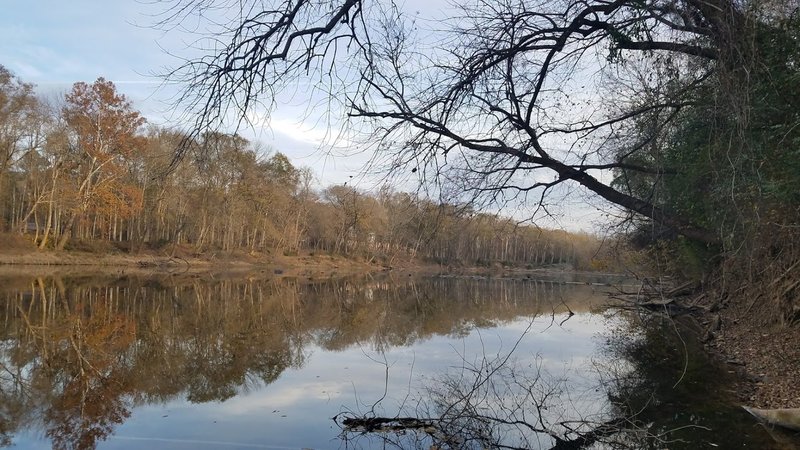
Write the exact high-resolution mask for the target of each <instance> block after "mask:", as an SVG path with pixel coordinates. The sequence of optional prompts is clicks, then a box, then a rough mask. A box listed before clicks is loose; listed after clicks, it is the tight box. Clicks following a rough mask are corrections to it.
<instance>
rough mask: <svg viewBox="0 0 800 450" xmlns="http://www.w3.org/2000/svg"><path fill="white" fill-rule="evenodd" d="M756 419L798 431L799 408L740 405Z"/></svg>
mask: <svg viewBox="0 0 800 450" xmlns="http://www.w3.org/2000/svg"><path fill="white" fill-rule="evenodd" d="M742 408H744V410H745V411H747V412H749V413H750V414H752V415H753V417H755V418H756V419H758V420H760V421H762V422H765V423H767V424H769V425H775V426H779V427H783V428H786V429H789V430H794V431H800V408H784V409H759V408H750V407H748V406H742Z"/></svg>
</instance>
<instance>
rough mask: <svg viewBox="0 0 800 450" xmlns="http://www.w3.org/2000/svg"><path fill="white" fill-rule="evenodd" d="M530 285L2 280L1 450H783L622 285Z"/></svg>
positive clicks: (685, 341) (385, 280)
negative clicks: (573, 447)
mask: <svg viewBox="0 0 800 450" xmlns="http://www.w3.org/2000/svg"><path fill="white" fill-rule="evenodd" d="M540 278H541V279H532V278H517V279H497V278H495V279H488V278H478V277H474V278H455V277H441V276H440V277H418V276H390V275H388V276H381V277H362V278H356V279H338V280H333V279H331V280H305V279H304V280H298V279H262V278H259V277H244V276H240V275H226V274H213V275H211V274H204V275H186V274H184V275H174V274H158V275H147V276H145V275H136V276H132V275H128V276H122V275H118V276H102V275H88V274H68V275H54V274H51V275H48V276H33V275H29V276H15V277H8V276H6V277H3V278H2V279H0V286H1V287H0V310H1V312H0V314H2V328H0V334H2V341H0V342H1V343H0V443H2V444H3V445H13V446H16V448H23V449H28V448H31V449H39V448H41V449H44V448H64V449H75V448H101V449H137V448H163V449H195V448H200V449H203V448H208V449H253V448H255V449H258V448H264V449H339V448H352V449H361V448H363V449H372V448H424V449H430V448H448V447H449V448H496V447H500V446H510V447H513V448H545V449H547V448H566V447H558V445H562V446H566V445H568V444H575V443H577V442H579V440H580V439H583V440H584V441H583V443H586V444H590V445H589V447H591V448H617V447H625V448H691V449H694V448H756V449H762V448H791V442H790V441H787V440H786V436H784V435H780V434H778V435H776V437H777V439H778V441H776V440H775V438H774V437H772V436H770V434H769V433H768V432H767V431H766V430H765V429H764V428H763V427H761V426H760V425H758V424H756V423H754V422H753V421H752V420H751V419H750V418H749V417H748V416H747V414H746V413H744V412H743V411H742V410H741V409H740V408H738V407H737V406H736V405H734V404H733V401H732V398H733V395H732V393H731V389H732V387H731V384H730V382H729V380H730V376H729V374H728V372H727V369H726V368H725V367H720V366H719V365H717V364H714V363H713V362H711V361H709V360H708V359H707V357H706V356H705V355H704V353H703V352H702V351H701V350H700V347H699V346H698V344H697V343H696V341H695V339H693V338H692V334H691V333H690V332H688V331H687V330H686V329H685V328H684V327H683V326H682V325H680V324H679V323H676V322H673V321H671V320H667V319H665V318H663V317H658V316H642V315H640V314H637V313H634V312H630V311H620V310H618V309H608V308H607V307H606V305H607V303H608V295H607V294H608V292H609V291H610V290H613V289H614V287H611V286H608V285H606V283H609V284H619V283H621V282H622V281H621V280H618V279H603V278H599V277H593V278H586V277H579V276H577V275H571V274H563V275H559V276H551V277H545V276H542V277H540ZM398 417H403V418H415V419H419V420H405V421H400V422H398V421H394V422H382V421H381V420H382V419H383V418H385V419H391V418H398ZM363 419H372V421H371V422H364V421H363ZM354 420H355V421H354ZM359 420H362V421H359ZM779 442H783V443H779ZM787 442H788V443H787Z"/></svg>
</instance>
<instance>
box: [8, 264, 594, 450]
mask: <svg viewBox="0 0 800 450" xmlns="http://www.w3.org/2000/svg"><path fill="white" fill-rule="evenodd" d="M5 284H6V285H7V286H9V285H11V284H12V283H10V282H9V283H5ZM14 284H15V285H16V286H18V288H17V289H7V290H5V291H4V292H3V294H2V295H3V297H2V304H1V305H0V306H2V308H3V322H2V328H0V332H1V333H2V339H3V341H2V342H3V344H2V348H1V349H0V352H1V359H0V364H2V372H3V373H2V376H0V383H2V384H0V386H2V391H1V393H0V395H2V400H1V401H0V404H2V405H3V406H2V408H3V410H2V416H0V433H2V436H3V442H4V443H5V444H9V443H11V442H12V441H13V435H14V433H15V432H16V431H18V430H20V429H21V428H23V429H24V428H27V429H31V428H37V427H40V428H41V430H43V432H44V435H45V436H46V437H47V438H48V439H49V440H50V441H51V443H52V446H53V447H54V448H93V447H95V446H96V445H97V443H98V442H99V441H102V440H104V439H105V438H106V437H108V436H109V435H110V434H111V433H113V432H114V429H115V427H117V426H118V425H119V424H121V423H123V422H124V421H125V420H126V419H127V418H128V417H129V416H130V414H131V409H132V408H135V407H136V406H138V405H143V404H149V403H159V402H167V401H169V400H171V399H175V398H178V397H185V398H186V399H187V400H188V401H189V402H193V403H203V402H219V401H224V400H227V399H230V398H232V397H234V396H236V395H237V394H238V393H240V392H242V391H246V390H247V389H248V387H253V386H260V385H264V384H269V383H272V382H273V381H275V380H276V379H277V378H278V377H279V376H280V375H281V373H283V372H284V371H285V370H286V369H287V368H290V367H294V368H297V367H301V366H302V365H303V364H304V360H305V358H306V352H304V349H305V348H306V347H307V346H309V345H314V346H319V347H321V348H322V349H325V350H334V351H335V350H341V349H345V348H347V347H348V346H352V345H353V344H355V343H361V344H367V345H368V346H369V347H371V348H374V349H383V348H387V347H393V346H408V345H411V344H412V343H414V342H416V341H418V340H421V339H422V340H424V339H427V338H429V337H431V336H434V335H450V336H460V335H464V334H466V333H468V331H469V330H470V329H473V328H474V327H476V326H488V325H489V324H492V323H496V322H502V321H507V320H510V319H513V318H515V317H519V316H528V315H536V314H539V313H541V312H542V311H544V310H547V311H548V312H549V311H552V309H553V307H555V308H556V309H559V308H560V309H562V310H563V309H564V308H565V307H566V306H565V305H557V304H556V305H551V303H552V302H553V300H554V299H560V298H561V297H563V293H564V292H563V291H564V289H565V288H566V287H565V286H563V285H560V284H557V283H553V282H525V283H519V282H503V281H483V282H480V283H464V282H463V280H456V279H444V278H440V279H435V280H427V281H425V282H423V283H419V282H418V281H415V280H411V281H407V280H404V282H402V283H397V282H393V281H391V280H381V281H375V280H372V281H364V280H358V281H348V280H344V281H327V282H318V283H311V282H308V283H305V282H298V281H292V280H289V281H285V280H284V281H269V280H256V279H249V280H239V279H224V278H223V279H213V278H212V279H201V278H197V277H196V278H191V277H188V278H177V279H176V278H161V279H155V278H144V279H141V278H135V277H128V278H119V279H107V278H91V277H72V278H66V279H62V278H57V277H56V278H37V279H32V280H29V281H28V282H27V283H25V287H24V288H22V287H21V286H20V285H21V284H23V283H21V282H20V280H18V279H17V280H15V281H14ZM584 290H585V291H586V292H584V293H583V294H584V297H588V296H590V294H591V292H590V291H589V290H588V289H584ZM570 291H575V288H574V287H572V288H570ZM570 295H571V296H572V297H573V298H574V297H576V295H575V293H574V292H571V293H570ZM573 303H574V304H573V305H572V306H571V307H572V308H573V309H583V310H586V308H587V307H588V306H589V304H588V303H585V304H583V305H581V304H579V303H580V302H577V303H576V302H573Z"/></svg>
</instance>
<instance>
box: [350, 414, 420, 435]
mask: <svg viewBox="0 0 800 450" xmlns="http://www.w3.org/2000/svg"><path fill="white" fill-rule="evenodd" d="M342 425H343V426H344V428H345V429H346V430H348V431H357V432H361V433H374V432H385V431H402V430H422V431H428V430H429V429H430V428H432V427H433V422H432V421H430V420H426V419H418V418H416V417H394V418H391V417H347V418H345V419H344V420H342Z"/></svg>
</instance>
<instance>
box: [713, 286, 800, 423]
mask: <svg viewBox="0 0 800 450" xmlns="http://www.w3.org/2000/svg"><path fill="white" fill-rule="evenodd" d="M764 308H766V306H765V305H760V304H759V303H758V302H757V301H755V302H754V301H752V300H750V301H748V299H746V298H735V299H732V300H730V301H729V302H728V303H727V304H725V305H724V306H723V307H722V308H721V309H719V310H718V311H715V312H712V313H709V314H706V315H705V322H706V323H707V324H708V326H709V328H710V329H709V331H710V332H711V334H710V335H709V336H708V340H707V343H706V345H707V347H708V348H709V350H711V351H712V352H715V353H718V354H720V355H721V357H722V359H723V361H725V363H726V364H727V365H728V367H729V370H730V371H732V372H736V373H738V375H739V377H738V379H739V383H738V388H739V389H738V391H737V396H738V397H739V400H740V401H741V403H742V404H743V405H748V406H755V407H758V408H800V328H798V326H796V325H787V324H776V323H774V322H772V321H770V320H768V317H769V315H768V314H767V312H766V311H764Z"/></svg>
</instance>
